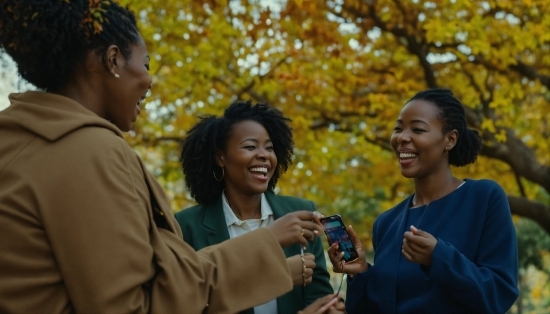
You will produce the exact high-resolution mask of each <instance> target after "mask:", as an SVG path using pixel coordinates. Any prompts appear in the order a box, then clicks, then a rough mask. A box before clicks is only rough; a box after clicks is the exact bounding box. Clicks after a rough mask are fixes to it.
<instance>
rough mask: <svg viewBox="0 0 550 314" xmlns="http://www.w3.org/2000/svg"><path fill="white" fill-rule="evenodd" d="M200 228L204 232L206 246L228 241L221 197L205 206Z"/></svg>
mask: <svg viewBox="0 0 550 314" xmlns="http://www.w3.org/2000/svg"><path fill="white" fill-rule="evenodd" d="M202 227H203V228H204V229H205V231H206V234H207V237H208V245H214V244H218V243H221V242H223V241H225V240H227V239H229V231H228V230H227V224H226V222H225V216H224V214H223V205H222V198H221V197H219V198H218V199H217V200H216V201H215V202H214V203H211V204H209V205H207V206H206V209H205V211H204V219H203V221H202Z"/></svg>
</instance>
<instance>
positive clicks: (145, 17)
mask: <svg viewBox="0 0 550 314" xmlns="http://www.w3.org/2000/svg"><path fill="white" fill-rule="evenodd" d="M119 2H121V3H123V4H127V5H128V6H129V7H130V9H132V10H133V11H134V12H135V13H136V16H137V18H138V21H139V26H140V30H141V32H142V35H143V37H144V39H145V41H146V44H147V47H148V49H149V54H150V56H151V75H152V77H153V87H152V89H151V91H150V93H149V95H148V98H147V100H146V104H145V110H144V111H142V113H141V116H140V119H139V121H138V122H137V124H136V125H135V128H134V130H133V131H131V132H129V133H128V134H127V140H128V142H129V143H130V144H131V145H132V146H133V147H134V148H135V150H136V151H137V152H138V153H139V154H140V155H141V156H142V158H143V159H144V160H145V162H146V164H147V166H148V168H149V170H151V171H152V172H153V173H154V175H155V176H156V177H157V178H158V179H159V180H160V182H161V184H162V185H163V186H164V188H165V190H166V191H167V194H168V196H169V197H170V199H171V201H172V205H173V210H174V212H176V211H178V210H180V209H183V208H186V207H189V206H191V205H194V204H195V203H194V201H193V199H192V198H191V197H190V195H189V193H188V192H187V189H186V187H185V184H184V181H183V175H182V171H181V168H180V165H179V160H178V158H179V149H180V145H179V142H180V140H181V139H182V138H183V136H185V133H186V131H187V130H188V129H189V128H190V127H191V126H192V125H193V124H194V123H196V122H197V119H198V117H199V116H200V115H203V114H221V113H223V109H224V108H225V107H227V106H228V105H229V104H230V103H231V102H233V101H235V100H237V99H243V100H247V99H252V100H253V102H254V103H256V102H267V103H269V104H270V105H272V106H275V107H277V108H279V109H280V110H282V111H283V113H284V114H285V115H286V116H288V117H290V118H292V120H293V121H292V127H293V130H294V137H295V142H296V149H295V154H294V160H293V166H292V167H291V168H290V169H289V170H288V172H287V173H286V174H284V175H283V176H282V178H281V179H280V181H279V184H278V186H277V190H276V192H277V193H280V194H284V195H293V196H298V197H303V198H307V199H311V200H313V201H314V202H315V203H316V204H317V206H318V209H319V211H321V212H322V213H323V214H325V215H328V214H334V213H338V214H340V215H341V216H342V217H343V219H344V222H345V223H346V224H352V225H353V226H354V229H355V230H356V231H357V232H359V234H360V237H361V239H362V241H363V243H364V245H365V247H366V248H367V249H368V250H369V261H371V262H372V245H371V238H370V236H371V230H372V224H373V222H374V219H375V218H376V217H377V216H378V215H379V214H380V213H381V212H383V211H385V210H387V209H389V208H391V207H392V206H393V205H395V204H397V203H398V202H399V201H401V200H402V199H403V198H405V197H406V196H407V195H409V194H410V193H411V192H412V190H413V184H412V181H410V180H408V179H405V178H403V177H402V176H401V174H400V172H399V166H398V163H397V161H396V158H395V156H394V154H393V153H392V151H391V149H390V147H389V137H390V134H391V132H392V128H393V124H394V122H395V119H396V117H397V115H398V112H399V110H400V109H401V107H402V106H403V105H404V104H405V103H406V101H407V100H408V99H409V98H410V97H412V96H413V95H414V94H415V93H416V92H418V91H421V90H423V89H426V88H430V87H445V88H449V89H451V90H452V91H453V92H454V93H455V95H456V96H457V97H458V98H459V99H460V100H461V101H462V102H463V104H464V106H465V107H466V111H467V118H468V123H469V125H470V127H472V128H475V129H477V130H479V131H480V132H481V134H482V136H483V139H484V145H483V149H482V152H481V156H480V157H479V158H478V161H477V163H476V164H474V165H469V166H466V167H463V168H453V173H454V174H455V175H456V176H458V177H459V178H473V179H478V178H490V179H493V180H495V181H497V182H498V183H499V184H500V185H501V186H502V187H503V188H504V189H505V191H506V192H507V193H508V198H509V202H510V207H511V210H512V213H513V215H514V222H515V224H516V230H517V235H518V244H519V250H520V251H519V252H520V269H519V274H520V290H521V294H520V297H519V298H518V300H517V302H516V304H515V305H514V306H513V307H512V309H510V311H509V312H510V313H548V312H550V283H549V272H550V236H549V235H550V194H549V193H550V141H549V140H548V137H549V135H550V125H549V122H548V120H549V119H548V116H549V114H550V89H549V88H550V15H549V14H547V12H550V1H547V0H538V1H537V0H486V1H478V0H476V1H470V0H433V1H420V0H370V1H369V0H362V1H360V0H339V1H321V0H296V1H277V0H271V1H268V0H250V1H246V0H239V1H238V0H235V1H227V0H226V1H221V0H220V1H215V0H212V1H195V0H148V1H138V0H134V1H130V0H121V1H119ZM27 89H33V87H32V86H31V85H29V84H28V83H26V82H24V81H22V80H21V79H19V77H18V75H17V68H16V65H15V64H14V63H13V61H12V60H11V59H10V58H9V57H8V56H6V55H5V54H4V53H2V52H1V51H0V110H1V109H3V108H5V107H6V106H8V101H7V94H8V93H11V92H17V91H24V90H27ZM332 279H333V284H334V285H335V286H336V287H337V286H338V285H339V283H340V279H341V275H335V276H333V278H332ZM344 285H345V284H344ZM344 288H345V287H344Z"/></svg>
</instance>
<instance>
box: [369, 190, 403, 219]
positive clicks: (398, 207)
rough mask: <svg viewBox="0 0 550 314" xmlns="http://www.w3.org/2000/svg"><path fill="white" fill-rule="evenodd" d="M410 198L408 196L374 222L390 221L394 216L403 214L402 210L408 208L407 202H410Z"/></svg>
mask: <svg viewBox="0 0 550 314" xmlns="http://www.w3.org/2000/svg"><path fill="white" fill-rule="evenodd" d="M411 197H412V195H410V196H408V197H407V198H405V199H404V200H403V201H401V202H399V203H398V204H397V205H395V206H394V207H392V208H390V209H388V210H387V211H385V212H383V213H381V214H380V215H379V216H378V217H377V218H376V220H377V221H378V220H379V221H386V220H392V221H393V219H394V218H395V217H396V216H399V215H400V214H401V213H403V210H406V209H407V208H408V207H409V206H408V204H409V202H410V198H411Z"/></svg>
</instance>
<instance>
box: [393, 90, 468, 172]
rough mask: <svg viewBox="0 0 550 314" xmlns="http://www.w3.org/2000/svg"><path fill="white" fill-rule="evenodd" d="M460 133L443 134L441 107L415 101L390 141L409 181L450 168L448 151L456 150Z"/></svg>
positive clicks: (396, 125) (407, 107)
mask: <svg viewBox="0 0 550 314" xmlns="http://www.w3.org/2000/svg"><path fill="white" fill-rule="evenodd" d="M457 134H458V133H457V131H456V130H452V131H450V132H448V133H446V134H444V133H443V121H442V120H441V119H440V117H439V112H438V108H437V107H436V106H435V105H434V104H432V103H431V102H427V101H425V100H412V101H410V102H409V103H407V104H406V105H405V106H404V107H403V109H402V110H401V113H400V114H399V118H398V119H397V121H396V123H395V128H394V131H393V134H392V136H391V139H390V144H391V146H392V147H393V149H394V151H395V153H396V155H397V158H398V160H399V165H400V168H401V174H402V175H403V176H404V177H407V178H423V177H427V176H429V175H431V174H435V173H438V172H439V171H442V170H445V169H448V167H449V160H448V155H447V154H446V153H445V150H450V149H452V148H453V147H454V145H455V144H456V140H457V138H458V135H457Z"/></svg>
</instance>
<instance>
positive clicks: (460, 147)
mask: <svg viewBox="0 0 550 314" xmlns="http://www.w3.org/2000/svg"><path fill="white" fill-rule="evenodd" d="M390 144H391V146H392V147H393V149H394V151H395V155H396V157H397V160H398V163H399V168H400V171H401V174H402V175H403V176H404V177H406V178H411V179H413V180H414V187H415V192H414V194H412V195H410V196H409V197H407V198H406V199H405V200H403V201H402V202H401V203H399V204H398V205H396V206H395V207H393V208H392V209H390V210H388V211H386V212H384V213H382V214H381V215H380V216H379V217H378V218H377V219H376V221H375V222H374V226H373V235H372V240H373V247H374V250H375V251H374V265H369V264H367V262H366V260H365V258H364V254H365V253H364V251H363V249H362V245H361V242H360V241H359V240H358V238H357V236H356V234H355V233H354V232H353V229H351V228H350V229H349V231H350V235H351V237H352V238H353V239H354V242H355V244H356V247H357V248H358V252H359V255H360V258H359V259H358V260H357V261H354V262H352V263H349V264H348V263H346V262H345V261H343V260H342V253H339V252H338V250H337V247H336V245H333V246H332V247H331V248H330V249H329V250H328V255H329V257H330V260H331V262H332V264H333V266H334V270H335V271H336V272H345V273H347V274H349V276H348V278H351V277H352V276H353V278H352V279H350V280H349V281H348V288H347V300H346V310H347V312H348V313H350V314H354V313H505V312H506V311H508V309H509V308H510V307H511V306H512V304H513V303H514V301H515V300H516V298H517V296H518V288H517V283H518V280H517V279H518V255H517V253H518V249H517V241H516V234H515V229H514V225H513V223H512V217H511V214H510V207H509V205H508V200H507V199H506V194H505V193H504V191H503V190H502V188H501V187H500V186H499V185H498V184H497V183H496V182H494V181H491V180H471V179H466V180H461V179H459V178H457V177H455V176H453V174H452V172H451V169H450V166H451V165H453V166H457V167H461V166H465V165H467V164H470V163H473V162H474V161H475V160H476V157H477V155H478V153H479V151H480V149H481V145H482V142H481V137H480V136H479V134H478V132H477V131H474V130H471V129H468V128H467V126H466V117H465V112H464V108H463V107H462V104H461V103H460V101H458V99H456V98H455V97H454V95H453V94H452V93H451V91H449V90H447V89H429V90H426V91H422V92H420V93H418V94H416V95H415V96H414V97H413V98H412V99H411V100H409V101H408V102H407V104H405V106H404V107H403V109H402V110H401V113H400V114H399V117H398V118H397V120H396V122H395V127H394V131H393V134H392V136H391V139H390Z"/></svg>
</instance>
